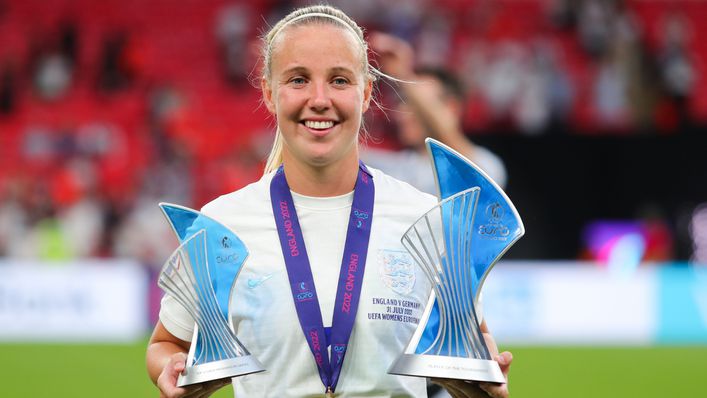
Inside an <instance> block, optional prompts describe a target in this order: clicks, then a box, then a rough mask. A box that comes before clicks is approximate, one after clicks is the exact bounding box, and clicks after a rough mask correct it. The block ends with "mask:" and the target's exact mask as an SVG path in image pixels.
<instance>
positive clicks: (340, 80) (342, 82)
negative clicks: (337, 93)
mask: <svg viewBox="0 0 707 398" xmlns="http://www.w3.org/2000/svg"><path fill="white" fill-rule="evenodd" d="M332 83H334V85H336V86H344V85H347V84H349V81H348V80H347V79H345V78H343V77H337V78H334V79H333V80H332Z"/></svg>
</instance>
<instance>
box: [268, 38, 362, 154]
mask: <svg viewBox="0 0 707 398" xmlns="http://www.w3.org/2000/svg"><path fill="white" fill-rule="evenodd" d="M270 71H271V75H270V81H269V82H268V81H267V80H266V79H263V82H262V88H263V97H264V100H265V104H266V106H267V108H268V110H269V111H270V112H271V113H272V114H274V115H275V116H276V118H277V124H278V127H279V128H280V132H281V133H282V138H283V142H284V148H283V161H284V162H285V163H287V162H292V161H294V162H299V163H300V164H306V165H309V166H314V167H323V166H329V165H332V164H336V163H339V162H345V161H347V160H348V161H354V162H355V161H357V160H358V143H357V140H358V131H359V129H360V127H361V117H362V115H363V112H365V111H366V110H367V109H368V105H369V101H370V97H371V82H370V81H369V80H368V79H366V77H365V75H364V73H363V65H362V58H361V45H360V44H359V43H358V42H357V41H356V39H355V37H354V36H353V34H352V33H350V32H348V31H346V29H345V28H343V27H337V26H333V25H330V24H309V25H301V26H293V27H288V28H286V29H285V30H284V31H283V32H281V33H280V34H279V36H278V37H277V38H276V39H275V43H273V48H272V54H271V64H270Z"/></svg>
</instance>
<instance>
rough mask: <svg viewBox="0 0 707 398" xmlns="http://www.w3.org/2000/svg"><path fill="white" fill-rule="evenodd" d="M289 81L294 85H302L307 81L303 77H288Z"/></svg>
mask: <svg viewBox="0 0 707 398" xmlns="http://www.w3.org/2000/svg"><path fill="white" fill-rule="evenodd" d="M290 83H292V84H295V85H302V84H305V83H307V81H306V80H305V79H304V78H303V77H293V78H292V79H290Z"/></svg>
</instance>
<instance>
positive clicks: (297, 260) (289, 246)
mask: <svg viewBox="0 0 707 398" xmlns="http://www.w3.org/2000/svg"><path fill="white" fill-rule="evenodd" d="M374 195H375V190H374V188H373V178H372V177H371V174H370V172H369V171H368V169H366V166H364V165H363V163H360V164H359V172H358V178H357V179H356V186H355V187H354V198H353V204H352V205H351V214H350V216H349V225H348V229H347V231H346V244H345V245H344V255H343V258H342V260H341V270H340V271H339V285H338V288H337V290H336V303H335V306H334V319H333V321H332V327H331V338H329V339H328V338H327V333H326V331H325V329H324V323H323V321H322V313H321V310H320V308H319V299H318V298H317V291H316V289H315V286H314V278H313V277H312V268H311V266H310V264H309V258H308V257H307V249H306V248H305V246H304V239H303V238H302V229H301V228H300V225H299V220H298V218H297V212H296V210H295V205H294V202H293V200H292V194H291V193H290V187H289V185H287V180H286V179H285V173H284V171H283V169H282V166H280V168H279V169H278V170H277V172H276V173H275V176H274V177H273V179H272V182H271V183H270V201H271V203H272V208H273V214H274V215H275V224H276V225H277V233H278V235H279V236H280V245H281V246H282V254H283V256H284V257H285V266H286V267H287V276H288V277H289V280H290V289H291V290H292V297H293V299H294V301H295V308H297V316H298V317H299V322H300V326H302V332H303V333H304V337H305V338H306V339H307V343H308V344H309V348H310V349H311V350H312V354H313V355H314V360H315V361H316V363H317V367H318V368H319V377H320V378H321V379H322V383H324V387H326V389H327V392H334V390H335V389H336V384H337V383H338V381H339V374H340V373H341V366H342V364H343V362H344V355H345V354H346V347H347V345H348V342H349V338H350V337H351V330H352V329H353V326H354V320H355V319H356V311H357V309H358V300H359V297H360V295H361V284H362V282H363V272H364V270H365V267H366V254H367V252H368V241H369V238H370V236H371V222H372V221H373V200H374ZM329 345H331V353H332V358H331V361H330V360H329V352H328V346H329Z"/></svg>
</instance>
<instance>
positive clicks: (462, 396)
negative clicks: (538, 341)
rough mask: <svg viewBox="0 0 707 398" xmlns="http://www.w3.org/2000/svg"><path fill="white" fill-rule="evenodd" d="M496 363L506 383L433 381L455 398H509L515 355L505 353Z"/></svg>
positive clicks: (500, 355)
mask: <svg viewBox="0 0 707 398" xmlns="http://www.w3.org/2000/svg"><path fill="white" fill-rule="evenodd" d="M496 362H498V364H499V366H500V367H501V372H503V376H504V377H505V378H506V382H505V383H488V382H474V381H467V380H455V379H432V382H433V383H436V384H439V385H440V386H442V387H444V389H445V390H447V392H449V395H451V396H452V397H453V398H488V397H492V398H508V371H509V369H510V367H511V362H513V355H512V354H511V353H510V352H508V351H505V352H503V353H501V354H499V355H497V356H496Z"/></svg>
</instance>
